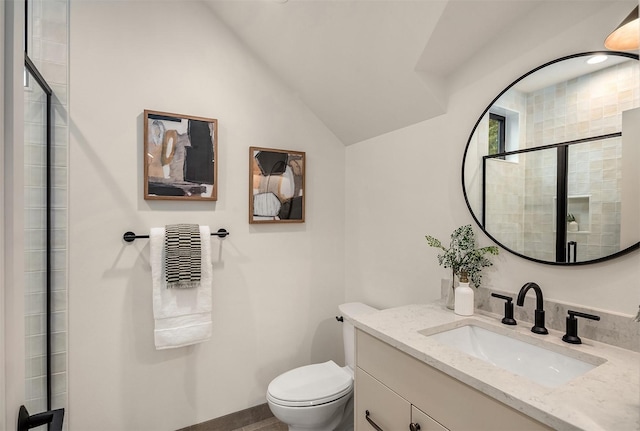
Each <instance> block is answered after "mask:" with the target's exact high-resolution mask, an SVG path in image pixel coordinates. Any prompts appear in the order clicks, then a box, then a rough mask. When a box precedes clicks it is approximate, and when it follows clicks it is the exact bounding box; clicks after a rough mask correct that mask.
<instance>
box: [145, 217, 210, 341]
mask: <svg viewBox="0 0 640 431" xmlns="http://www.w3.org/2000/svg"><path fill="white" fill-rule="evenodd" d="M164 233H165V230H164V228H163V227H157V228H152V229H151V232H150V235H149V239H150V244H149V245H150V261H151V279H152V282H153V317H154V319H155V329H154V338H155V344H156V349H158V350H160V349H170V348H174V347H182V346H189V345H191V344H196V343H200V342H202V341H206V340H208V339H209V338H211V332H212V324H211V306H212V304H211V281H212V278H213V268H212V266H211V233H210V231H209V227H208V226H200V238H201V240H202V241H201V242H202V265H201V267H202V273H201V278H200V285H199V286H198V287H194V288H192V289H167V281H166V277H165V270H164Z"/></svg>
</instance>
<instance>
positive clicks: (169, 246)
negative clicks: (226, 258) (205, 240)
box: [164, 224, 202, 289]
mask: <svg viewBox="0 0 640 431" xmlns="http://www.w3.org/2000/svg"><path fill="white" fill-rule="evenodd" d="M164 247H165V261H164V264H165V274H166V280H167V289H172V288H179V289H189V288H193V287H198V286H199V285H200V277H201V273H200V271H201V263H202V243H201V240H200V227H199V226H198V225H197V224H170V225H167V226H165V237H164Z"/></svg>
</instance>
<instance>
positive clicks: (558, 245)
mask: <svg viewBox="0 0 640 431" xmlns="http://www.w3.org/2000/svg"><path fill="white" fill-rule="evenodd" d="M639 83H640V73H639V67H638V56H637V55H635V54H628V53H619V52H606V53H600V52H589V53H582V54H576V55H572V56H568V57H563V58H560V59H558V60H554V61H551V62H549V63H547V64H544V65H542V66H540V67H538V68H536V69H534V70H532V71H531V72H529V73H527V74H525V75H523V76H522V77H520V78H518V79H517V80H516V81H514V82H513V83H512V84H511V85H509V86H508V87H507V88H506V89H505V90H503V91H502V92H501V93H500V94H499V95H498V96H497V97H496V98H495V99H494V100H493V101H492V102H491V104H490V105H489V106H488V107H487V108H486V109H485V110H484V112H483V113H482V115H481V116H480V118H479V119H478V121H477V122H476V125H475V126H474V128H473V130H472V132H471V135H470V137H469V141H468V142H467V147H466V149H465V153H464V159H463V163H462V186H463V190H464V195H465V200H466V202H467V206H468V207H469V210H470V211H471V214H472V215H473V217H474V219H475V220H476V222H477V223H478V225H479V226H480V227H481V228H482V230H483V231H484V232H485V233H486V234H487V235H488V236H489V237H491V239H493V240H494V241H495V242H496V243H498V244H499V245H500V246H501V247H503V248H505V249H507V250H508V251H510V252H512V253H514V254H516V255H518V256H521V257H524V258H526V259H530V260H534V261H537V262H542V263H549V264H554V265H575V264H585V263H594V262H599V261H602V260H606V259H610V258H613V257H617V256H620V255H622V254H625V253H628V252H630V251H633V250H637V249H638V248H640V243H639V241H640V223H639V222H638V220H640V199H638V190H639V189H640V108H639V106H640V89H639Z"/></svg>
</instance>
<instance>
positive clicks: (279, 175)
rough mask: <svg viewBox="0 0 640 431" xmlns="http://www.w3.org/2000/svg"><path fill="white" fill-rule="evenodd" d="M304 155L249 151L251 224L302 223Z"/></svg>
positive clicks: (276, 151)
mask: <svg viewBox="0 0 640 431" xmlns="http://www.w3.org/2000/svg"><path fill="white" fill-rule="evenodd" d="M305 163H306V162H305V153H303V152H300V151H287V150H275V149H272V148H259V147H250V148H249V223H303V222H304V197H305V196H304V175H305Z"/></svg>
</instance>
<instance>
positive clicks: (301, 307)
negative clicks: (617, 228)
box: [68, 1, 345, 430]
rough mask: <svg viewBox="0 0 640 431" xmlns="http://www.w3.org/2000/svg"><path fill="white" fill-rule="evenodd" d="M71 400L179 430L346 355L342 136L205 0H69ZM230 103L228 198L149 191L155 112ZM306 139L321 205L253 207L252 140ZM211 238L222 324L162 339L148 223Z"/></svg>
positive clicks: (299, 146)
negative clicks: (147, 147)
mask: <svg viewBox="0 0 640 431" xmlns="http://www.w3.org/2000/svg"><path fill="white" fill-rule="evenodd" d="M71 23H72V24H71V45H70V46H71V56H70V60H71V62H70V63H71V66H70V67H71V70H70V72H71V73H70V76H71V96H70V98H71V99H70V107H71V110H70V131H71V141H70V167H71V168H70V192H69V193H70V194H69V202H70V213H69V226H70V238H69V244H70V247H69V252H70V255H69V261H70V268H69V370H70V372H69V408H70V411H69V416H68V419H69V421H70V429H76V430H100V429H102V430H115V429H121V430H124V429H128V430H144V429H148V430H170V429H177V428H180V427H184V426H188V425H192V424H195V423H199V422H203V421H206V420H209V419H211V418H215V417H218V416H222V415H224V414H227V413H230V412H234V411H238V410H242V409H244V408H248V407H251V406H253V405H257V404H261V403H264V402H265V398H264V397H265V393H266V387H267V384H268V383H269V381H270V380H271V379H272V378H273V377H275V376H276V375H277V374H279V373H281V372H283V371H285V370H287V369H290V368H291V367H294V366H299V365H302V364H308V363H310V362H311V361H324V360H328V359H334V360H336V361H339V362H342V356H341V355H342V344H341V343H342V341H341V331H340V329H341V328H340V326H339V324H337V323H336V321H335V319H334V317H333V316H335V315H336V314H337V305H338V304H340V303H341V302H343V300H344V293H345V287H344V261H345V260H344V251H343V248H344V191H343V186H344V183H345V179H344V147H343V146H342V144H341V143H340V142H339V141H338V140H337V139H336V138H335V137H334V136H333V135H332V134H331V133H330V132H329V131H328V130H327V129H326V128H325V127H324V126H323V125H322V124H321V123H320V122H319V121H318V120H317V118H316V117H315V116H314V115H312V114H311V113H310V112H309V111H308V110H307V109H306V108H305V107H304V105H303V104H302V103H300V102H299V100H297V99H296V98H295V96H294V95H292V94H290V92H288V90H287V89H286V88H284V87H283V86H282V85H281V84H280V83H279V82H277V81H275V80H274V79H273V78H272V77H271V75H270V73H269V71H268V70H266V69H265V67H264V66H263V65H262V64H260V63H258V62H256V60H255V59H254V57H253V56H252V55H250V54H249V53H247V52H246V51H245V50H244V48H243V47H242V46H241V45H240V44H239V42H238V41H237V40H236V39H234V37H233V36H231V35H230V33H229V32H228V30H226V29H225V27H223V26H222V25H221V24H219V22H218V21H217V20H216V18H215V17H214V16H213V15H212V14H211V13H210V12H209V11H208V9H206V7H204V6H202V5H201V4H199V3H196V2H164V1H159V2H150V1H146V2H100V1H98V2H94V1H92V2H71ZM144 109H153V110H159V111H165V112H173V113H181V114H188V115H196V116H202V117H211V118H217V119H218V121H219V123H218V125H219V161H220V165H219V169H220V171H219V175H218V181H219V186H218V187H219V188H218V196H219V198H218V201H217V202H216V203H204V202H195V203H180V202H164V201H162V202H160V201H144V200H143V187H142V166H143V165H142V160H143V159H142V112H143V110H144ZM252 145H255V146H265V147H272V148H282V149H291V150H301V151H306V154H307V183H306V187H307V189H306V194H307V208H306V209H307V212H306V222H305V223H304V224H295V225H268V226H267V225H251V226H250V225H249V224H248V221H247V220H248V215H247V212H248V190H249V187H248V163H249V150H248V148H249V146H252ZM177 222H188V223H200V224H206V225H209V226H210V227H211V228H212V229H214V230H216V229H218V228H220V227H224V228H226V229H228V230H229V231H230V233H231V235H230V236H229V237H228V238H227V239H225V240H224V241H220V240H218V239H217V238H213V239H212V249H213V254H214V257H213V259H214V264H213V265H214V288H213V301H214V304H213V327H214V330H213V339H212V340H211V341H209V342H207V343H204V344H200V345H197V346H192V347H188V348H182V349H174V350H168V351H156V350H155V349H154V346H153V333H152V330H153V319H152V309H151V279H150V267H149V246H148V240H137V241H135V242H134V243H132V244H126V243H124V242H123V240H122V234H123V233H124V232H125V231H127V230H133V231H135V232H136V233H139V234H144V233H148V229H149V227H151V226H159V225H165V224H170V223H177Z"/></svg>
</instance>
